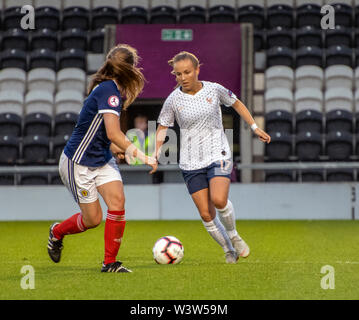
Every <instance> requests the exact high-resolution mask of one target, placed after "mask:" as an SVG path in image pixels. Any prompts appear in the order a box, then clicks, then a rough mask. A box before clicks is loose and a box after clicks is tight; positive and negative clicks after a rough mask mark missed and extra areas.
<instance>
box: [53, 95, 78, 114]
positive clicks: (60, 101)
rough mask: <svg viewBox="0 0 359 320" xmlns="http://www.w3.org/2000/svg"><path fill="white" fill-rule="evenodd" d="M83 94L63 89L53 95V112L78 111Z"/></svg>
mask: <svg viewBox="0 0 359 320" xmlns="http://www.w3.org/2000/svg"><path fill="white" fill-rule="evenodd" d="M83 99H84V97H83V94H82V93H81V92H79V91H74V90H63V91H59V92H57V94H56V96H55V114H59V113H65V112H73V113H80V111H81V108H82V105H83Z"/></svg>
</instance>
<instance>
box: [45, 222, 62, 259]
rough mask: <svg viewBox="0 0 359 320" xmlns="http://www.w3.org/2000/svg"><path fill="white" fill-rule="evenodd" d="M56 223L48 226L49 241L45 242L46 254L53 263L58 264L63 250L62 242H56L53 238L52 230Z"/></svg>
mask: <svg viewBox="0 0 359 320" xmlns="http://www.w3.org/2000/svg"><path fill="white" fill-rule="evenodd" d="M58 224H59V223H58V222H55V223H53V224H52V225H51V226H50V232H49V241H48V242H47V252H48V254H49V256H50V258H51V260H52V261H53V262H56V263H57V262H59V261H60V259H61V251H62V249H63V247H64V246H63V245H62V240H58V239H56V238H55V237H54V234H53V233H52V230H53V229H54V227H55V226H56V225H58Z"/></svg>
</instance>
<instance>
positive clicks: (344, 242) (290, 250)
mask: <svg viewBox="0 0 359 320" xmlns="http://www.w3.org/2000/svg"><path fill="white" fill-rule="evenodd" d="M49 225H50V222H0V239H1V245H0V258H1V261H0V283H1V286H0V299H2V300H7V299H15V300H16V299H22V300H23V299H25V300H28V299H29V300H32V299H45V300H46V299H55V300H57V299H79V300H82V299H116V300H117V299H125V300H145V299H155V300H157V299H161V300H174V299H176V300H177V299H178V300H182V299H189V300H192V299H196V300H197V299H199V300H209V299H216V300H240V299H359V286H358V283H359V242H358V237H359V236H358V235H359V221H237V227H238V231H239V233H240V234H241V235H242V236H243V238H244V239H245V240H246V241H247V242H248V244H249V246H250V248H251V255H250V256H249V257H248V258H247V259H243V258H241V259H240V260H239V262H238V263H237V264H236V265H227V264H226V263H225V260H224V254H223V252H222V249H221V248H220V247H219V246H218V245H217V243H215V241H214V240H213V239H212V238H211V237H210V236H209V235H208V234H207V232H206V230H205V229H204V227H203V225H202V223H201V222H200V221H128V222H127V226H126V230H125V236H124V240H123V243H122V247H121V249H120V255H119V258H120V260H122V261H123V263H124V265H125V266H127V267H129V268H130V269H132V270H133V273H131V274H105V273H101V272H100V268H101V263H102V259H103V245H104V241H103V232H104V223H102V224H101V225H100V226H99V227H97V228H96V229H92V230H88V231H87V232H85V233H82V234H77V235H71V236H67V237H66V238H65V240H64V251H63V255H62V260H61V262H60V263H58V264H55V263H53V262H52V261H51V260H50V258H49V257H48V255H47V248H46V245H47V238H48V228H49ZM165 235H173V236H176V237H178V238H179V239H180V240H181V241H182V243H183V245H184V259H183V261H182V263H181V264H179V265H157V264H156V263H155V262H154V261H153V258H152V246H153V244H154V243H155V241H156V240H157V239H158V238H159V237H161V236H165ZM24 265H31V266H32V267H33V269H34V271H35V278H34V279H35V280H34V281H35V282H34V283H35V288H34V289H33V290H30V289H28V290H24V289H22V287H21V280H22V277H24V276H25V274H22V273H21V268H22V267H23V266H24ZM325 265H330V266H332V267H333V268H334V281H335V282H334V283H335V287H334V289H326V290H325V289H323V288H322V287H321V281H322V278H323V277H325V276H326V275H327V274H326V273H321V269H322V267H323V266H325Z"/></svg>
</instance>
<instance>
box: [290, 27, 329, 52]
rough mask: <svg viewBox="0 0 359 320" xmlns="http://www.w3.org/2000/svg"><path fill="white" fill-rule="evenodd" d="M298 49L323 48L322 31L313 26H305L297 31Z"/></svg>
mask: <svg viewBox="0 0 359 320" xmlns="http://www.w3.org/2000/svg"><path fill="white" fill-rule="evenodd" d="M295 32H296V47H297V48H301V47H306V46H309V47H318V48H322V47H323V41H322V30H321V29H318V28H315V27H313V26H304V27H301V28H299V29H296V30H295Z"/></svg>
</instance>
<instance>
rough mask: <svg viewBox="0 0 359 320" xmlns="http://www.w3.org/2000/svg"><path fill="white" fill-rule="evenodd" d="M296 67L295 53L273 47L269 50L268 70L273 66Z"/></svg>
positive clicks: (288, 49)
mask: <svg viewBox="0 0 359 320" xmlns="http://www.w3.org/2000/svg"><path fill="white" fill-rule="evenodd" d="M278 65H281V66H287V67H290V68H293V66H294V52H293V50H292V49H290V48H286V47H273V48H270V49H268V50H267V68H269V67H272V66H278Z"/></svg>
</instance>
